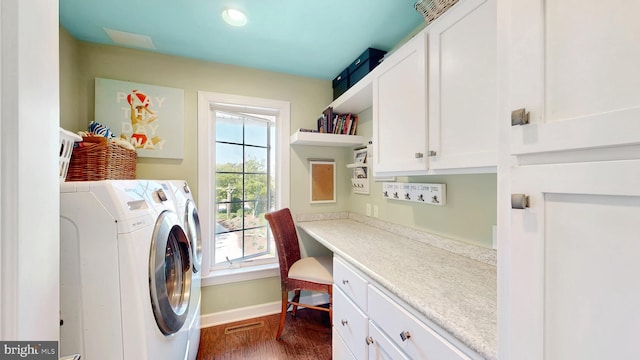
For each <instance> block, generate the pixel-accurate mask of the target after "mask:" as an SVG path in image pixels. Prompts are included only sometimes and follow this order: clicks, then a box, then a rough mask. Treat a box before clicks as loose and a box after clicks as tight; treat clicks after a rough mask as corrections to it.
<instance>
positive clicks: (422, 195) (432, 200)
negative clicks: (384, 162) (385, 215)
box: [382, 182, 447, 206]
mask: <svg viewBox="0 0 640 360" xmlns="http://www.w3.org/2000/svg"><path fill="white" fill-rule="evenodd" d="M446 193H447V185H446V184H425V183H397V182H386V183H383V184H382V197H384V198H385V199H391V200H402V201H410V202H416V203H420V204H430V205H438V206H444V205H446V203H447V194H446Z"/></svg>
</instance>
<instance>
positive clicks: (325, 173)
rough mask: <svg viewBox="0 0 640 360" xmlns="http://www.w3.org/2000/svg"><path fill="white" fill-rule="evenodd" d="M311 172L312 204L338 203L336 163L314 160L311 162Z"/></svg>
mask: <svg viewBox="0 0 640 360" xmlns="http://www.w3.org/2000/svg"><path fill="white" fill-rule="evenodd" d="M309 171H310V176H309V178H310V184H309V185H310V193H311V198H310V202H311V203H312V204H317V203H334V202H336V162H335V161H316V160H312V161H309Z"/></svg>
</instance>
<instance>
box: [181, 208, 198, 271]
mask: <svg viewBox="0 0 640 360" xmlns="http://www.w3.org/2000/svg"><path fill="white" fill-rule="evenodd" d="M184 223H185V230H186V232H187V237H188V238H189V242H190V243H191V260H192V262H193V272H198V271H200V266H201V265H202V241H201V238H200V236H201V235H200V217H199V216H198V209H197V208H196V205H195V203H194V202H193V201H192V200H190V199H187V204H186V209H185V212H184Z"/></svg>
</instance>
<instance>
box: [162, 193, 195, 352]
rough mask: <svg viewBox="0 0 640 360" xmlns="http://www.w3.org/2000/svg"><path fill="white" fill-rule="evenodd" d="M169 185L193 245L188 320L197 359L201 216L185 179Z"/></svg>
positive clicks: (190, 343)
mask: <svg viewBox="0 0 640 360" xmlns="http://www.w3.org/2000/svg"><path fill="white" fill-rule="evenodd" d="M163 183H166V185H167V186H168V189H169V192H170V193H171V195H172V197H173V200H174V203H175V205H176V212H177V213H178V217H179V218H180V219H182V226H183V228H184V230H185V232H186V234H187V238H188V239H189V243H190V245H191V258H192V264H193V277H192V280H191V285H192V286H191V304H190V306H189V315H188V317H187V322H188V324H190V325H189V360H195V358H196V356H197V354H198V346H199V344H200V293H201V290H200V285H201V279H202V236H201V233H200V218H199V216H198V208H197V206H196V203H195V200H194V199H193V193H192V192H191V189H190V188H189V185H188V184H187V182H186V181H184V180H168V181H164V182H163Z"/></svg>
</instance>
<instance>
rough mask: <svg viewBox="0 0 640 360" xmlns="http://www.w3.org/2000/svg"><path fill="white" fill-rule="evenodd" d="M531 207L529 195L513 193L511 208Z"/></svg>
mask: <svg viewBox="0 0 640 360" xmlns="http://www.w3.org/2000/svg"><path fill="white" fill-rule="evenodd" d="M528 207H529V197H528V196H527V195H525V194H511V208H512V209H518V210H522V209H525V208H528Z"/></svg>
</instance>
